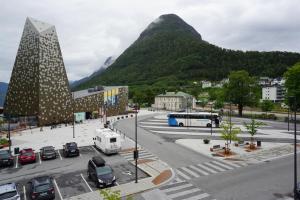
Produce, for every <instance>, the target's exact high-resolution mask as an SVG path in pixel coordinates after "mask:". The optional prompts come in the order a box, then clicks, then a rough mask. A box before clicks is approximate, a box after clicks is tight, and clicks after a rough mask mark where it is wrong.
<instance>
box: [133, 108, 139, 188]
mask: <svg viewBox="0 0 300 200" xmlns="http://www.w3.org/2000/svg"><path fill="white" fill-rule="evenodd" d="M137 112H138V105H137V104H136V106H135V151H134V159H135V183H138V167H137V161H138V149H137Z"/></svg>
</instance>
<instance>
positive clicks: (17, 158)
mask: <svg viewBox="0 0 300 200" xmlns="http://www.w3.org/2000/svg"><path fill="white" fill-rule="evenodd" d="M18 162H19V156H16V168H18Z"/></svg>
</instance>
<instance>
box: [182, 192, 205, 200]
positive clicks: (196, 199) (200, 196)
mask: <svg viewBox="0 0 300 200" xmlns="http://www.w3.org/2000/svg"><path fill="white" fill-rule="evenodd" d="M208 196H209V194H207V193H202V194H200V195H197V196H193V197H190V198H187V199H184V200H199V199H203V198H205V197H208Z"/></svg>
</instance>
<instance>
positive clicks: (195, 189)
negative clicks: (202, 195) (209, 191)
mask: <svg viewBox="0 0 300 200" xmlns="http://www.w3.org/2000/svg"><path fill="white" fill-rule="evenodd" d="M198 191H201V190H200V189H199V188H194V189H190V190H185V191H182V192H178V193H175V194H171V195H168V197H170V198H171V199H174V198H176V197H180V196H183V195H186V194H191V193H194V192H198Z"/></svg>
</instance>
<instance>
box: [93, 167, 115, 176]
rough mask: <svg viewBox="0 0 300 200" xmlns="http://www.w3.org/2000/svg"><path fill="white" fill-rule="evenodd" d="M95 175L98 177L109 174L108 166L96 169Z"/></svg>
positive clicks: (110, 171)
mask: <svg viewBox="0 0 300 200" xmlns="http://www.w3.org/2000/svg"><path fill="white" fill-rule="evenodd" d="M96 170H97V174H98V175H105V174H111V173H112V170H111V168H110V167H109V166H104V167H97V168H96Z"/></svg>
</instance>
